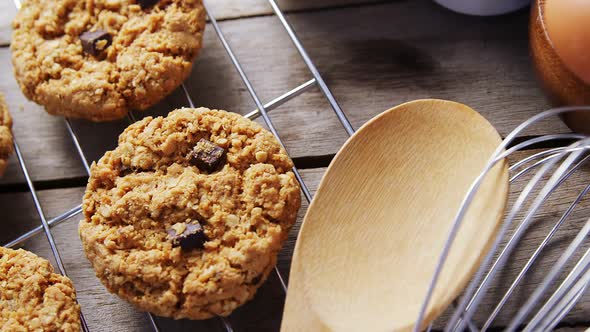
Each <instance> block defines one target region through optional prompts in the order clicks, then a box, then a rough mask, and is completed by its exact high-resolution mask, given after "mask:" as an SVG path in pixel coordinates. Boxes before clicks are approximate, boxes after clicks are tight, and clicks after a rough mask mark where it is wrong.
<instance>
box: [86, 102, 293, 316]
mask: <svg viewBox="0 0 590 332" xmlns="http://www.w3.org/2000/svg"><path fill="white" fill-rule="evenodd" d="M292 168H293V163H292V161H291V160H290V159H289V157H288V156H287V154H286V152H285V150H284V149H283V148H282V147H281V146H280V144H279V143H278V142H277V140H276V139H275V138H274V136H272V134H271V133H269V132H268V131H267V130H265V129H263V128H262V127H261V126H260V125H258V124H257V123H255V122H252V121H250V120H248V119H246V118H244V117H242V116H240V115H238V114H235V113H229V112H225V111H219V110H209V109H205V108H199V109H189V108H183V109H180V110H176V111H173V112H171V113H170V114H169V115H168V116H167V117H165V118H162V117H158V118H151V117H147V118H145V119H143V120H141V121H139V122H136V123H134V124H132V125H131V126H129V127H128V128H127V129H126V130H125V131H124V132H123V133H122V134H121V136H120V137H119V145H118V146H117V148H116V149H115V150H113V151H109V152H107V153H106V154H105V155H104V156H103V157H102V158H101V159H100V160H99V161H98V163H96V164H93V165H92V168H91V176H90V179H89V181H88V186H87V188H86V193H85V196H84V202H83V210H84V216H85V219H84V220H82V221H81V222H80V225H79V233H80V238H81V240H82V243H83V247H84V250H85V252H86V256H87V257H88V259H89V260H90V262H91V263H92V266H93V267H94V269H95V271H96V274H97V276H98V278H99V279H100V280H101V281H102V283H103V284H104V285H105V286H106V287H107V289H108V290H109V291H111V292H112V293H115V294H117V295H118V296H120V297H121V298H123V299H125V300H127V301H129V302H130V303H132V304H134V305H135V306H137V307H138V308H140V309H142V310H146V311H149V312H152V313H154V314H156V315H159V316H165V317H173V318H177V319H179V318H189V319H205V318H210V317H213V316H216V315H221V316H226V315H229V314H230V313H231V311H232V310H234V309H235V308H236V307H238V306H240V305H241V304H243V303H245V302H246V301H248V300H249V299H251V298H252V297H253V296H254V294H255V292H256V290H257V288H258V287H259V286H260V285H261V284H262V283H263V282H264V281H265V279H266V277H267V276H268V274H269V272H270V271H271V270H272V268H273V267H274V265H275V263H276V259H277V253H278V252H279V250H280V249H281V246H282V244H283V242H284V241H285V239H286V238H287V233H288V232H289V229H290V228H291V226H292V225H293V223H294V222H295V220H296V216H297V210H298V209H299V207H300V204H301V201H300V200H301V198H300V193H299V184H298V183H297V181H296V179H295V176H294V174H293V172H291V169H292Z"/></svg>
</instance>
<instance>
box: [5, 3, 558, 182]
mask: <svg viewBox="0 0 590 332" xmlns="http://www.w3.org/2000/svg"><path fill="white" fill-rule="evenodd" d="M397 13H404V14H403V15H402V14H397ZM392 15H394V16H395V18H396V19H395V20H392V19H391V17H392ZM527 18H528V15H527V13H526V12H520V13H517V14H514V15H509V16H504V17H500V18H487V19H483V20H482V19H476V18H472V17H467V16H460V15H457V14H455V13H452V12H449V11H447V10H444V9H442V8H440V7H439V6H437V5H435V4H433V3H431V2H430V1H427V0H423V1H397V2H392V3H387V4H381V5H369V6H361V7H355V8H346V7H345V8H340V9H334V10H321V11H317V12H316V11H314V12H304V13H297V14H292V15H289V20H290V22H291V23H292V24H293V26H294V28H295V29H296V31H298V32H299V35H300V37H301V40H302V42H303V44H304V45H305V46H306V47H307V49H308V52H309V53H310V55H311V57H312V59H313V60H314V61H315V62H316V64H317V65H318V68H319V70H320V71H321V72H322V73H323V74H324V77H325V79H326V80H327V82H328V84H329V85H330V86H331V88H332V89H333V92H334V94H335V96H336V98H337V100H338V101H339V102H340V104H341V106H342V108H343V109H344V111H345V112H346V113H347V115H348V117H349V119H350V120H351V122H352V123H353V125H354V126H355V127H357V128H358V127H359V126H360V125H361V124H363V123H364V122H366V121H367V120H368V119H370V118H371V117H372V116H374V115H376V114H378V113H380V112H382V111H384V110H386V109H388V108H390V107H392V106H394V105H396V104H399V103H402V102H405V101H409V100H413V99H420V98H441V99H450V100H456V101H459V102H462V103H464V104H466V105H468V106H470V107H472V108H474V109H475V110H477V111H479V112H481V113H482V114H483V115H484V116H485V117H486V118H488V119H489V120H490V122H492V124H494V125H495V126H496V128H498V130H499V132H500V133H501V134H502V135H506V134H507V133H508V132H510V131H511V130H512V129H513V128H514V127H515V126H516V125H517V124H519V123H520V122H522V121H524V120H525V119H527V118H528V117H530V116H532V115H534V114H536V113H537V112H538V111H540V110H543V109H545V108H547V104H546V102H545V99H544V97H543V95H542V92H541V91H540V90H539V89H538V88H537V85H536V82H535V80H534V74H533V72H532V68H531V63H530V59H529V56H528V49H527ZM414 20H415V21H416V22H428V24H414V23H413V21H414ZM349 22H355V24H352V25H351V24H349ZM410 26H411V27H412V28H411V29H410V28H409V27H410ZM221 27H222V29H223V31H224V33H225V34H226V36H227V38H228V40H229V42H230V44H231V45H232V47H233V49H234V51H235V52H236V54H237V56H238V58H239V59H240V61H241V63H242V65H243V66H244V69H245V71H246V73H247V74H248V76H249V78H250V80H251V81H252V83H253V85H254V87H255V88H256V91H257V93H258V94H259V96H260V97H261V99H262V100H263V101H269V100H271V99H273V98H275V97H277V96H278V95H280V94H282V93H284V92H286V91H288V90H290V89H292V88H294V87H296V86H297V85H299V84H301V83H303V82H305V81H307V80H308V79H310V78H311V75H310V73H309V71H308V70H307V68H306V66H305V64H304V63H303V61H302V60H301V58H300V57H299V55H298V53H297V51H296V49H295V48H294V47H293V46H292V43H291V42H290V41H289V40H288V39H287V36H286V34H285V32H284V31H283V30H282V28H281V26H280V25H279V23H278V21H277V20H276V18H275V17H272V16H263V17H253V18H246V19H240V20H230V21H226V22H222V23H221ZM9 58H10V55H9V50H8V49H7V48H1V49H0V70H1V71H2V72H3V73H5V74H3V76H2V77H3V79H2V80H1V82H0V89H1V90H2V91H5V93H6V94H7V99H8V102H9V106H10V109H11V110H12V111H13V113H14V117H15V131H16V133H17V134H16V135H17V137H19V138H20V139H22V140H25V139H34V140H36V142H37V144H28V143H27V142H23V143H22V145H23V150H24V151H23V152H24V154H25V157H26V158H27V160H28V161H29V164H30V169H31V173H32V175H33V178H34V179H35V180H39V181H52V180H56V179H63V178H64V176H65V177H66V178H70V179H71V178H74V179H75V178H79V177H83V176H85V172H84V169H83V168H81V167H80V166H79V163H78V160H77V158H76V157H75V156H73V155H72V154H70V152H71V151H72V148H73V146H72V144H71V140H70V138H69V136H68V135H67V131H66V130H65V126H64V125H63V121H62V120H60V119H59V118H51V117H49V116H47V115H45V114H44V113H43V112H42V111H41V107H39V106H36V105H34V104H32V103H27V102H25V100H24V98H23V96H22V95H21V93H20V92H19V88H18V87H17V85H16V83H15V81H14V79H13V78H12V77H11V75H9V73H10V72H12V69H11V67H10V61H9ZM186 84H187V87H188V89H189V91H190V93H191V96H192V98H193V100H194V101H195V104H197V105H203V106H208V107H215V108H222V109H227V110H231V111H234V112H238V113H242V114H243V113H246V112H249V111H251V110H253V109H254V103H253V101H252V99H251V97H250V96H249V94H248V92H247V91H246V89H245V87H244V85H243V83H242V82H241V80H240V78H239V76H238V74H237V72H236V71H235V69H234V68H233V67H232V65H231V62H230V61H229V59H228V57H227V56H226V54H225V51H224V49H223V47H222V46H221V45H220V43H219V41H218V40H217V37H216V36H215V34H214V32H213V30H212V29H211V28H210V27H209V29H208V30H207V32H206V34H205V48H204V49H203V51H202V53H201V55H200V57H199V58H198V60H197V62H196V65H195V69H194V71H193V75H192V76H191V78H190V79H189V80H188V81H187V83H186ZM184 105H187V101H186V99H185V96H184V95H183V94H182V93H180V91H176V92H175V93H173V94H172V95H171V96H170V97H168V98H167V99H165V100H164V101H163V102H162V103H160V104H159V105H157V106H155V107H154V108H152V110H150V111H149V112H147V114H166V113H167V112H168V111H169V110H171V109H173V108H176V107H180V106H184ZM21 108H23V110H22V111H21ZM272 119H273V121H274V122H275V125H276V126H277V129H278V131H279V133H280V135H281V137H282V138H283V140H284V142H285V145H286V146H287V149H288V151H289V152H290V154H291V155H292V156H293V157H294V158H305V157H318V156H326V155H333V154H334V153H335V152H336V151H337V150H338V148H339V147H340V146H341V145H342V143H343V142H344V140H345V139H346V134H345V132H344V130H343V129H342V127H341V125H340V123H339V122H338V121H337V119H336V117H335V116H334V114H333V112H332V110H331V108H330V106H329V105H328V103H327V102H326V100H325V99H324V98H323V96H322V94H321V93H320V92H319V91H318V90H317V89H313V90H312V91H310V92H308V93H306V94H304V95H302V96H301V97H299V98H297V99H295V100H293V101H291V102H289V103H288V104H286V105H284V106H283V107H280V108H279V109H277V110H275V111H273V115H272ZM125 125H126V124H125V122H118V123H106V124H92V123H88V122H84V121H82V122H80V121H78V122H77V123H76V128H77V133H78V135H79V136H80V140H81V143H82V146H83V148H84V150H85V151H86V153H87V157H88V158H89V159H90V160H94V159H96V158H98V157H99V156H101V155H102V154H103V152H104V151H105V150H106V149H109V148H111V147H112V146H113V144H114V142H115V141H116V137H117V135H118V133H119V132H120V131H121V129H122V128H123V127H124V126H125ZM98 130H100V131H101V135H99V136H97V135H96V134H95V133H96V132H97V131H98ZM562 131H567V128H566V127H565V126H564V125H563V124H561V122H559V121H551V122H544V123H543V124H541V125H539V126H537V127H535V128H533V129H532V130H531V131H530V132H528V133H527V134H528V135H533V134H543V133H549V132H562ZM327 133H328V134H327ZM39 142H42V144H39ZM25 143H27V144H25ZM31 143H32V142H31ZM56 165H59V166H57V167H56ZM14 166H15V165H14V163H12V165H11V166H10V167H9V170H8V176H6V177H5V178H4V179H3V180H2V182H3V183H6V182H9V183H14V182H15V181H17V182H18V181H19V178H18V177H17V175H16V174H17V173H18V169H17V170H15V167H14Z"/></svg>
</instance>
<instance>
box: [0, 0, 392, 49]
mask: <svg viewBox="0 0 590 332" xmlns="http://www.w3.org/2000/svg"><path fill="white" fill-rule="evenodd" d="M277 2H278V4H279V6H280V7H281V9H282V10H283V11H284V12H286V13H287V12H292V11H303V10H310V9H322V8H330V7H342V6H352V5H364V4H372V3H379V2H383V1H382V0H316V1H294V0H283V1H277ZM208 4H209V7H210V9H211V13H212V15H215V18H217V19H218V20H229V19H237V18H241V17H249V16H260V15H271V14H272V13H273V11H272V8H271V6H270V5H269V4H268V1H266V0H241V1H235V0H216V1H209V3H208ZM15 14H16V7H15V6H14V3H13V2H12V0H5V1H2V2H0V45H8V44H9V43H10V35H11V22H12V19H13V18H14V15H15Z"/></svg>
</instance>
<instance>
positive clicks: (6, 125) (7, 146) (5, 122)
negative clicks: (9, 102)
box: [0, 93, 14, 177]
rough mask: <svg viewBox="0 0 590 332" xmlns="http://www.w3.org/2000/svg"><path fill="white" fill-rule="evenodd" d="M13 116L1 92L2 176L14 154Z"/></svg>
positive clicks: (0, 146)
mask: <svg viewBox="0 0 590 332" xmlns="http://www.w3.org/2000/svg"><path fill="white" fill-rule="evenodd" d="M13 150H14V148H13V146H12V118H11V117H10V114H9V113H8V106H6V100H4V95H3V94H2V93H0V177H1V176H2V175H3V174H4V171H5V170H6V166H8V157H9V156H10V155H11V154H12V152H13Z"/></svg>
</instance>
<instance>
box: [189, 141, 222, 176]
mask: <svg viewBox="0 0 590 332" xmlns="http://www.w3.org/2000/svg"><path fill="white" fill-rule="evenodd" d="M189 160H190V162H191V163H192V164H193V165H195V166H197V167H198V168H199V169H200V170H202V171H206V172H209V173H211V172H214V171H216V170H217V169H219V167H220V166H221V165H222V164H223V163H224V162H225V150H224V149H223V148H222V147H220V146H218V145H217V144H215V143H212V142H209V141H208V140H206V139H204V138H201V140H199V141H198V142H197V145H196V146H195V148H194V149H193V151H192V152H191V153H190V155H189Z"/></svg>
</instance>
